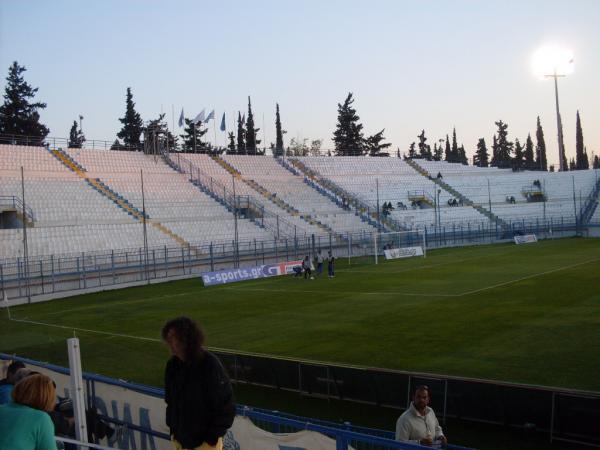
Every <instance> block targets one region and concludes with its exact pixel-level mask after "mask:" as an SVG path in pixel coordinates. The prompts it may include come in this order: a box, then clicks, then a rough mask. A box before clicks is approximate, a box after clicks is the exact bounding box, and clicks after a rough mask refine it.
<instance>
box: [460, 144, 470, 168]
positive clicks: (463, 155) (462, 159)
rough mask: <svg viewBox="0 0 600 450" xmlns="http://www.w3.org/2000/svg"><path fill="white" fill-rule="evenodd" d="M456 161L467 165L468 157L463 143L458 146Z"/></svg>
mask: <svg viewBox="0 0 600 450" xmlns="http://www.w3.org/2000/svg"><path fill="white" fill-rule="evenodd" d="M457 162H459V163H461V164H462V165H464V166H468V165H469V159H468V158H467V152H465V146H464V145H461V146H460V147H458V161H457Z"/></svg>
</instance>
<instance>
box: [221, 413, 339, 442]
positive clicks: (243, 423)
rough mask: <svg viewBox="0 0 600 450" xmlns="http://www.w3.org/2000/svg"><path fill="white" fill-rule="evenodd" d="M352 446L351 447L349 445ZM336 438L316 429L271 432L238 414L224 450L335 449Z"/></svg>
mask: <svg viewBox="0 0 600 450" xmlns="http://www.w3.org/2000/svg"><path fill="white" fill-rule="evenodd" d="M348 448H350V447H348ZM335 449H336V443H335V440H333V439H331V438H329V437H327V436H325V435H323V434H320V433H316V432H314V431H308V430H303V431H298V432H297V433H278V434H275V433H269V432H268V431H265V430H263V429H261V428H258V427H257V426H256V425H254V424H253V423H252V421H251V420H250V419H248V418H247V417H242V416H237V417H236V418H235V421H234V422H233V426H232V427H231V429H230V430H229V431H228V432H227V435H226V436H225V439H224V440H223V450H335Z"/></svg>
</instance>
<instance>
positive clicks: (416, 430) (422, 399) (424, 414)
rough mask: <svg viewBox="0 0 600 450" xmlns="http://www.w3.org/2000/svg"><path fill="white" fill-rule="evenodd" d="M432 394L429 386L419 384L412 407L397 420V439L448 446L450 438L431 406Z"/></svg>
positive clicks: (420, 443) (428, 444)
mask: <svg viewBox="0 0 600 450" xmlns="http://www.w3.org/2000/svg"><path fill="white" fill-rule="evenodd" d="M430 400H431V396H430V393H429V388H428V387H427V386H417V388H416V389H415V392H414V395H413V399H412V402H411V403H410V407H409V408H408V409H407V410H406V411H404V413H403V414H402V415H401V416H400V417H399V418H398V421H397V422H396V440H397V441H402V442H410V443H412V444H418V445H426V446H432V445H434V444H435V445H438V446H442V447H446V445H447V444H448V440H447V439H446V436H444V433H443V431H442V427H440V424H439V422H438V420H437V417H436V416H435V413H434V412H433V409H431V408H430V407H429V401H430Z"/></svg>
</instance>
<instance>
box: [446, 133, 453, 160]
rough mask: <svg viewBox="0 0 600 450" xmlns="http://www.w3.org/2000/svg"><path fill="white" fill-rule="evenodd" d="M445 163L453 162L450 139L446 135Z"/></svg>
mask: <svg viewBox="0 0 600 450" xmlns="http://www.w3.org/2000/svg"><path fill="white" fill-rule="evenodd" d="M444 161H446V162H452V149H451V148H450V139H448V135H446V149H445V151H444Z"/></svg>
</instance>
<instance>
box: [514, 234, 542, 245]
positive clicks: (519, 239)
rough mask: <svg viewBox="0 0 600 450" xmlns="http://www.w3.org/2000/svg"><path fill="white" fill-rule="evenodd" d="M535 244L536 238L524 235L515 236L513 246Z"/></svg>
mask: <svg viewBox="0 0 600 450" xmlns="http://www.w3.org/2000/svg"><path fill="white" fill-rule="evenodd" d="M534 242H537V236H536V235H535V234H525V235H523V236H515V244H517V245H518V244H532V243H534Z"/></svg>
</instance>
